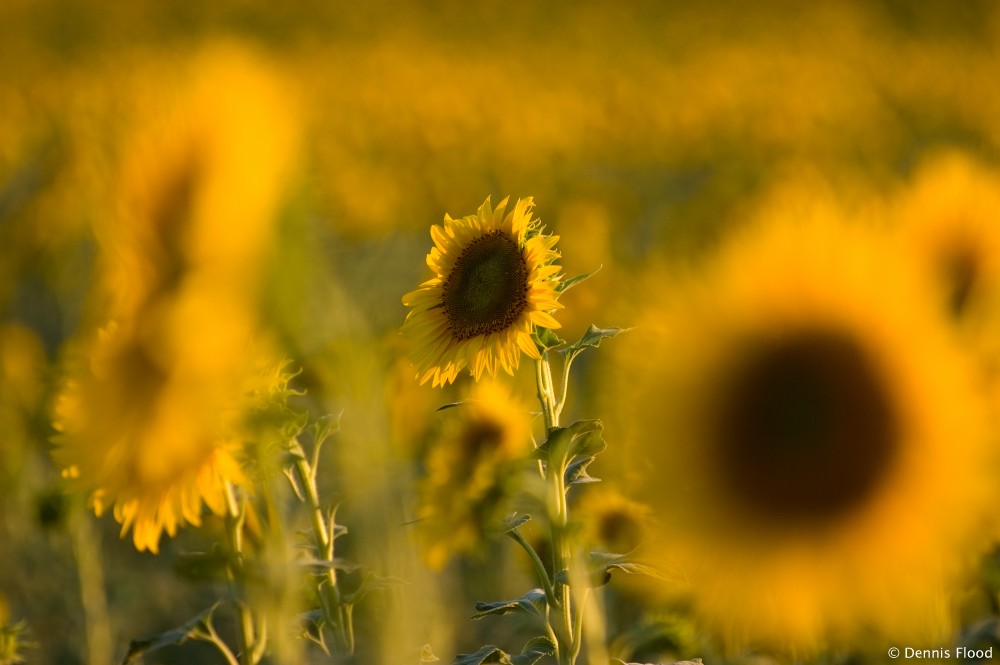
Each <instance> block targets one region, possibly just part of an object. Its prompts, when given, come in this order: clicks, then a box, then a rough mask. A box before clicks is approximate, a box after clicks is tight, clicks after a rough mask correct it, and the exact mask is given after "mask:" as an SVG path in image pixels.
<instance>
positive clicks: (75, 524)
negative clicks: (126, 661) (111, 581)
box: [70, 510, 113, 663]
mask: <svg viewBox="0 0 1000 665" xmlns="http://www.w3.org/2000/svg"><path fill="white" fill-rule="evenodd" d="M70 537H71V538H72V542H73V554H74V556H75V557H76V565H77V569H78V571H79V577H80V601H81V603H82V604H83V619H84V627H85V629H86V633H87V656H88V661H89V662H91V663H109V662H111V659H112V653H113V651H112V647H111V619H110V613H109V612H108V597H107V595H106V593H105V591H104V569H103V567H102V566H101V541H100V535H99V534H98V533H97V532H96V531H95V530H94V527H93V524H92V523H91V521H90V520H89V519H88V516H87V515H85V514H83V515H81V514H80V512H79V511H78V510H77V511H74V512H73V514H72V516H71V518H70Z"/></svg>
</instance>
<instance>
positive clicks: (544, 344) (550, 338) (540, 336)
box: [531, 326, 566, 351]
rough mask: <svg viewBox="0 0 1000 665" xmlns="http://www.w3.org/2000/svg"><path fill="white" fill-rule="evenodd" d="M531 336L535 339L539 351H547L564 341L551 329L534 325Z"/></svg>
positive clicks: (564, 341)
mask: <svg viewBox="0 0 1000 665" xmlns="http://www.w3.org/2000/svg"><path fill="white" fill-rule="evenodd" d="M531 338H532V339H533V340H534V341H535V346H537V347H538V348H539V350H541V351H548V350H549V349H554V348H556V347H557V346H562V345H563V344H565V343H566V340H564V339H563V338H561V337H560V336H559V335H557V334H555V333H554V332H552V330H551V329H549V328H539V327H538V326H535V331H534V333H532V335H531Z"/></svg>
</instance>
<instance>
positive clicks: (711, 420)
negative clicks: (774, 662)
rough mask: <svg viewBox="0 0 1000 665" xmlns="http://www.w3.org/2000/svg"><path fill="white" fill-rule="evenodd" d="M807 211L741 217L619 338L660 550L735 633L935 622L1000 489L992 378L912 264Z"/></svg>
mask: <svg viewBox="0 0 1000 665" xmlns="http://www.w3.org/2000/svg"><path fill="white" fill-rule="evenodd" d="M809 215H810V218H809V219H806V220H800V222H799V223H797V224H791V223H786V221H777V222H775V221H773V220H772V221H771V223H768V224H763V225H758V226H756V227H754V228H753V230H751V231H749V232H746V233H745V234H744V235H742V236H739V237H737V238H735V239H734V241H733V242H731V243H730V244H729V245H728V246H727V247H726V248H725V249H723V251H722V252H721V254H720V255H719V256H718V257H716V260H715V262H714V263H713V264H711V265H710V266H709V267H708V269H707V270H706V271H705V274H704V275H702V276H701V279H700V280H699V281H693V280H691V281H688V282H687V283H685V284H683V285H682V287H681V288H678V289H675V290H673V291H671V292H667V293H663V294H661V295H659V296H658V297H656V298H654V299H653V301H652V302H650V303H649V306H648V309H647V310H646V314H645V316H644V317H643V318H642V319H641V321H640V323H639V325H638V326H637V331H636V335H635V337H634V338H633V339H630V340H624V341H623V345H622V347H623V349H627V350H626V351H625V353H627V354H628V355H626V356H624V357H623V358H622V360H623V361H624V363H625V365H626V367H627V368H628V372H627V375H626V376H627V380H626V382H625V384H624V385H623V387H622V390H623V391H626V392H627V391H628V390H629V388H628V386H629V385H631V386H634V389H633V390H632V392H628V395H629V396H630V399H631V400H632V402H633V406H634V407H635V410H634V412H632V414H631V418H630V420H631V421H633V422H634V423H635V426H636V429H635V430H633V431H632V432H631V436H632V438H633V439H634V440H636V441H637V443H638V445H640V446H641V447H642V449H643V450H642V454H643V455H645V456H646V458H647V459H648V460H649V462H650V464H649V469H650V471H649V474H650V477H648V478H647V479H646V481H647V482H646V490H645V496H644V499H645V500H647V501H648V502H649V503H650V504H651V505H652V506H653V507H654V509H656V511H657V514H658V517H659V518H660V519H661V520H662V524H663V529H662V530H657V533H658V540H659V545H658V549H659V551H660V552H661V553H662V554H663V556H664V557H667V558H669V560H670V561H669V563H670V565H671V566H673V565H678V564H679V565H680V566H681V567H682V568H683V570H684V572H685V574H686V575H687V577H688V579H689V580H690V583H691V589H690V592H691V594H692V596H693V603H694V606H695V608H696V610H697V612H698V613H699V614H700V615H701V616H702V617H703V618H704V619H705V620H706V621H707V622H708V623H709V624H711V625H712V626H714V627H715V628H716V629H717V630H718V631H719V632H720V633H721V634H722V635H723V636H724V637H725V638H726V639H727V640H728V641H729V643H730V644H746V643H748V642H752V643H765V644H770V645H772V646H777V647H780V648H796V649H798V648H801V649H810V648H814V647H817V646H819V645H821V644H823V643H829V644H835V645H837V646H838V647H846V646H849V645H851V644H855V645H861V644H862V642H863V636H873V635H878V636H881V637H882V638H883V639H884V638H886V637H891V638H892V639H894V640H897V643H905V644H918V643H922V642H925V641H930V640H935V639H943V638H944V637H945V636H946V635H947V631H948V628H949V621H950V617H949V602H950V601H949V599H950V590H951V589H952V588H953V585H955V584H956V582H957V581H958V580H959V578H960V576H961V575H962V574H963V572H964V569H965V566H966V564H967V563H968V562H969V561H971V560H974V559H975V557H976V554H977V552H979V551H981V548H982V547H983V546H985V543H984V542H982V541H983V539H984V538H985V534H984V530H983V529H982V528H981V527H982V520H983V518H984V515H985V513H986V511H987V510H988V509H989V508H990V507H991V506H992V505H995V503H992V502H993V499H994V495H995V492H994V490H993V489H992V487H991V486H992V485H993V484H994V483H993V481H992V475H991V474H992V473H993V472H994V464H993V457H994V455H993V453H992V452H991V449H990V446H989V445H988V439H987V431H986V427H985V424H984V423H985V421H984V416H983V400H982V396H981V395H979V394H977V393H976V392H975V390H974V388H973V385H974V381H973V378H972V372H971V369H970V367H969V364H968V362H967V359H966V357H965V356H964V355H963V354H962V353H961V350H960V349H958V348H956V347H955V346H953V342H952V340H953V336H951V335H949V334H948V333H947V332H946V330H945V326H944V325H943V321H942V320H941V319H940V318H939V315H940V312H939V311H938V310H936V309H935V308H934V307H932V306H930V305H929V299H928V298H927V292H928V287H927V285H926V282H924V281H922V280H921V279H920V274H919V271H917V270H916V269H914V268H912V266H911V264H908V263H907V262H906V261H905V260H904V259H905V257H904V256H903V255H901V254H898V253H894V252H893V251H892V250H891V249H890V247H891V245H890V244H889V243H887V242H883V240H882V237H881V236H876V235H875V234H874V233H873V232H872V231H871V230H870V229H866V228H863V227H861V226H854V227H847V226H845V225H843V224H841V223H838V219H837V217H838V215H835V214H831V213H830V212H829V211H826V212H824V211H822V210H813V211H811V212H810V213H809Z"/></svg>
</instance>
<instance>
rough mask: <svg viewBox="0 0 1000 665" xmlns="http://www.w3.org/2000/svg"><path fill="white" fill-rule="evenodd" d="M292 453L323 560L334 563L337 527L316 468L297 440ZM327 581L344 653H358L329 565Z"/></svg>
mask: <svg viewBox="0 0 1000 665" xmlns="http://www.w3.org/2000/svg"><path fill="white" fill-rule="evenodd" d="M291 452H292V455H293V457H294V458H295V465H294V466H295V472H296V473H297V474H298V477H299V483H300V486H301V488H302V492H303V494H304V495H305V496H304V497H303V498H304V499H305V503H306V506H307V507H308V508H309V518H310V521H311V523H312V530H313V536H314V537H315V538H316V546H317V550H318V551H319V555H320V557H321V558H322V559H323V560H325V561H329V562H332V561H333V560H334V549H335V544H334V540H335V539H334V533H333V525H332V524H329V523H327V520H326V517H325V516H324V514H323V508H322V506H321V505H320V502H319V491H318V489H317V487H316V468H315V466H314V465H311V464H310V463H309V460H308V458H307V457H306V455H305V451H304V450H303V449H302V444H300V443H299V442H298V440H297V439H292V442H291ZM322 575H323V580H322V581H321V583H320V588H321V589H327V590H328V591H327V593H328V594H329V598H327V599H326V602H325V603H324V606H327V608H328V611H329V613H330V614H332V615H333V616H332V617H331V618H332V620H333V623H334V628H335V630H336V636H337V639H338V640H339V642H340V644H341V645H342V646H343V648H344V650H345V651H346V652H347V653H348V654H352V653H354V635H353V632H354V631H353V626H352V619H351V617H350V615H349V612H347V611H346V610H345V607H344V604H343V602H342V598H341V596H340V588H339V587H338V586H337V571H336V570H335V569H334V568H333V567H332V566H329V567H327V568H325V569H324V571H323V573H322Z"/></svg>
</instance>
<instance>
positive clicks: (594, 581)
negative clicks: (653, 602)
mask: <svg viewBox="0 0 1000 665" xmlns="http://www.w3.org/2000/svg"><path fill="white" fill-rule="evenodd" d="M615 570H618V571H621V572H623V573H628V574H629V575H645V576H646V577H652V578H655V579H658V580H663V581H669V578H667V576H665V575H664V574H663V573H661V572H660V571H658V570H657V569H656V568H653V567H652V566H648V565H646V564H643V563H637V562H635V561H630V560H629V558H628V555H627V554H611V553H609V552H591V553H590V563H589V565H588V566H587V574H588V576H589V578H590V586H592V587H599V586H604V585H605V584H607V583H608V582H610V581H611V573H612V571H615ZM555 582H557V583H562V584H568V583H569V573H568V572H567V571H565V570H560V571H559V572H558V573H556V576H555Z"/></svg>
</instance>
